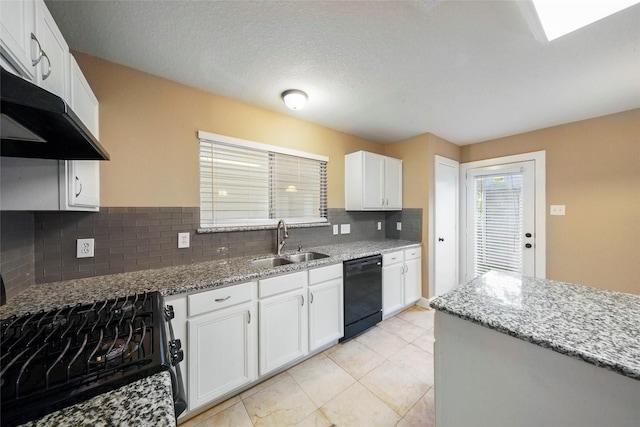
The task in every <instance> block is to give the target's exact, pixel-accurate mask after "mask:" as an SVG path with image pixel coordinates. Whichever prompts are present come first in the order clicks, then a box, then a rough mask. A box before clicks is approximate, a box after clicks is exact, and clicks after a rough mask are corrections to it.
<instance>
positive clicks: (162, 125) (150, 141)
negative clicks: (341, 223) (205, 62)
mask: <svg viewBox="0 0 640 427" xmlns="http://www.w3.org/2000/svg"><path fill="white" fill-rule="evenodd" d="M74 56H76V59H77V61H78V63H79V65H80V67H81V68H82V71H83V73H84V75H85V76H86V78H87V80H88V81H89V84H90V85H91V88H92V89H93V91H94V93H95V94H96V97H97V98H98V100H99V101H100V143H101V144H102V145H103V146H104V147H105V149H106V150H107V151H108V152H109V154H110V156H111V160H110V161H109V162H103V163H102V164H101V169H100V173H101V187H100V190H101V193H102V194H101V198H102V203H101V204H102V205H103V206H128V207H135V206H185V207H194V206H199V171H198V139H197V131H199V130H203V131H207V132H212V133H218V134H222V135H228V136H233V137H236V138H242V139H247V140H251V141H257V142H262V143H265V144H272V145H279V146H282V147H288V148H294V149H297V150H302V151H307V152H311V153H316V154H320V155H325V156H329V164H328V165H327V180H328V184H327V185H328V188H327V192H328V205H329V207H331V208H341V207H344V155H345V154H347V153H351V152H354V151H357V150H367V151H373V152H376V153H382V152H383V150H384V146H383V145H381V144H377V143H372V142H369V141H366V140H363V139H361V138H357V137H355V136H352V135H348V134H345V133H341V132H337V131H334V130H331V129H328V128H326V127H322V126H319V125H316V124H312V123H309V122H306V121H303V120H300V119H296V118H293V117H290V116H287V115H285V114H280V113H276V112H272V111H268V110H265V109H261V108H258V107H253V106H250V105H247V104H243V103H241V102H238V101H233V100H231V99H228V98H224V97H221V96H218V95H214V94H211V93H208V92H204V91H200V90H197V89H194V88H191V87H188V86H184V85H181V84H179V83H176V82H172V81H169V80H166V79H162V78H159V77H155V76H152V75H150V74H146V73H143V72H140V71H136V70H133V69H131V68H127V67H124V66H121V65H117V64H114V63H111V62H108V61H104V60H101V59H98V58H95V57H91V56H88V55H84V54H80V53H74Z"/></svg>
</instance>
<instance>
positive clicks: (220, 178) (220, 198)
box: [198, 132, 329, 228]
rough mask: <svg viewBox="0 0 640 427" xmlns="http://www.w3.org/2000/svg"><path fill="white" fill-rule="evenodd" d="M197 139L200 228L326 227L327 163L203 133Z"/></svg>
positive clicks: (306, 155) (323, 159) (302, 154)
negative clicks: (280, 222) (285, 224)
mask: <svg viewBox="0 0 640 427" xmlns="http://www.w3.org/2000/svg"><path fill="white" fill-rule="evenodd" d="M198 137H199V139H200V226H201V227H202V228H218V227H221V228H228V227H253V226H272V225H276V223H277V222H278V220H279V219H284V220H285V221H286V222H287V223H290V224H295V223H324V222H326V221H327V162H328V160H329V159H328V158H327V157H325V156H319V155H316V154H311V153H305V152H301V151H297V150H291V149H286V148H282V147H277V146H272V145H267V144H262V143H258V142H252V141H246V140H241V139H237V138H231V137H228V136H224V135H217V134H212V133H207V132H199V133H198Z"/></svg>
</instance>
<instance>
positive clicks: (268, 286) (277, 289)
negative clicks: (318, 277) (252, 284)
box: [258, 271, 307, 298]
mask: <svg viewBox="0 0 640 427" xmlns="http://www.w3.org/2000/svg"><path fill="white" fill-rule="evenodd" d="M306 284H307V272H306V271H299V272H297V273H292V274H285V275H284V276H277V277H270V278H268V279H263V280H260V281H259V282H258V293H259V296H260V298H264V297H268V296H271V295H276V294H281V293H283V292H288V291H293V290H294V289H299V288H302V287H303V286H305V285H306Z"/></svg>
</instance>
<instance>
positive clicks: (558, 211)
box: [549, 205, 565, 215]
mask: <svg viewBox="0 0 640 427" xmlns="http://www.w3.org/2000/svg"><path fill="white" fill-rule="evenodd" d="M564 209H565V207H564V205H551V209H550V210H549V215H564Z"/></svg>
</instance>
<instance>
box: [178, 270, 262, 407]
mask: <svg viewBox="0 0 640 427" xmlns="http://www.w3.org/2000/svg"><path fill="white" fill-rule="evenodd" d="M186 299H187V300H188V307H187V313H186V315H185V314H181V313H179V312H178V307H181V311H184V310H185V306H186V304H183V305H180V303H179V302H178V303H176V302H175V301H173V300H172V299H171V298H167V299H166V300H167V303H168V304H169V303H172V302H173V305H174V311H175V312H176V317H175V318H174V321H173V322H172V323H174V335H175V336H176V338H180V339H181V340H182V345H183V347H184V348H185V361H187V363H186V368H187V369H184V367H185V364H183V365H182V368H183V371H182V374H183V376H186V378H187V379H188V380H187V386H186V390H187V401H188V403H189V410H190V411H191V410H194V409H196V408H198V407H201V406H203V405H205V404H207V403H210V402H212V401H214V400H215V399H216V398H218V397H221V396H223V395H224V394H226V393H229V392H231V391H233V390H235V389H238V388H240V387H242V386H245V385H247V384H250V383H251V382H253V381H255V380H256V379H257V377H258V360H257V354H258V351H257V338H258V316H257V303H256V282H248V283H243V284H239V285H234V286H230V287H227V288H222V289H215V290H212V291H207V292H201V293H197V294H191V295H188V296H187V297H186ZM180 316H183V317H186V319H187V320H186V327H182V328H181V326H180V324H179V322H176V320H178V319H181V317H180ZM176 323H177V324H176ZM183 323H185V322H183ZM178 331H182V332H178ZM180 333H182V334H185V335H186V341H185V340H184V339H183V338H182V336H180Z"/></svg>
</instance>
